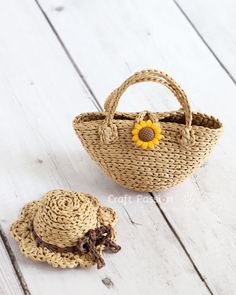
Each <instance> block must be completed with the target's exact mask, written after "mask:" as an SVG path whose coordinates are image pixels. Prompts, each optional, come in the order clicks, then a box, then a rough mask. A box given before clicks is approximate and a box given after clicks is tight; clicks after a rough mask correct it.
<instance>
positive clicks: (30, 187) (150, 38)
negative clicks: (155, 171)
mask: <svg viewBox="0 0 236 295" xmlns="http://www.w3.org/2000/svg"><path fill="white" fill-rule="evenodd" d="M235 52H236V2H235V0H224V1H223V2H222V1H220V0H198V1H193V0H192V1H190V0H166V1H162V0H147V1H142V0H129V1H127V0H119V1H115V0H110V1H108V0H106V1H105V0H93V1H86V0H38V1H36V0H24V1H18V0H8V1H0V102H1V107H0V120H1V121H0V134H1V144H0V160H1V162H0V163H1V165H0V200H1V203H0V204H1V205H0V225H1V227H0V295H15V294H16V295H18V294H33V295H49V294H57V295H61V294H68V295H70V294H71V295H73V294H87V295H90V294H91V295H92V294H102V295H103V294H122V295H123V294H137V295H138V294H140V295H141V294H142V295H143V294H149V295H154V294H155V295H156V294H161V295H166V294H170V295H178V294H179V295H180V294H181V295H189V294H191V295H194V294H196V295H200V294H214V295H216V294H217V295H235V294H236V213H235V212H236V187H235V183H236V153H235V147H236V136H235V130H236V119H235V108H236V57H235ZM146 68H157V69H161V70H163V71H165V72H167V73H169V74H170V75H171V76H173V77H174V78H175V79H176V80H177V81H178V82H179V83H180V84H181V85H182V87H183V88H184V89H185V90H186V92H187V93H188V95H189V97H190V100H191V104H192V107H193V109H194V110H198V111H203V112H206V113H209V114H213V115H215V116H218V117H219V118H220V119H221V120H222V121H223V122H224V124H225V132H224V135H223V137H222V139H221V140H220V142H219V145H218V146H217V148H216V149H215V150H214V152H213V153H212V155H211V157H210V158H209V160H208V161H207V163H205V164H204V165H203V166H202V168H200V169H199V170H198V171H196V173H195V174H194V175H193V176H192V177H191V178H189V179H188V180H187V181H185V182H184V183H183V184H181V185H179V186H178V187H176V188H174V189H170V190H167V191H165V192H163V193H159V194H154V196H152V195H150V194H137V193H134V192H131V191H128V190H125V189H123V188H121V187H120V186H118V185H117V184H115V183H114V182H112V181H111V180H110V179H108V178H107V177H106V176H104V175H103V173H102V172H101V171H100V169H99V168H97V166H96V165H95V164H94V163H93V162H92V161H91V160H90V158H89V157H88V155H87V154H86V153H85V151H84V149H83V148H82V146H81V144H80V142H79V140H78V139H77V137H76V135H75V133H74V131H73V129H72V119H73V118H74V116H76V115H78V114H79V113H81V112H89V111H96V110H101V106H102V105H103V102H104V100H105V98H106V96H107V95H108V94H109V93H110V91H112V90H113V89H114V88H115V87H116V86H118V85H119V84H120V83H121V82H123V80H124V79H125V78H127V77H128V76H129V75H131V74H133V73H134V72H135V71H138V70H142V69H146ZM177 107H178V105H177V104H176V102H175V100H174V99H173V97H172V96H171V95H170V93H169V92H168V91H167V90H165V89H164V88H163V87H157V86H156V85H150V84H148V85H138V86H136V87H134V88H132V89H131V90H129V91H128V92H127V94H126V95H125V96H124V97H123V98H122V100H121V104H120V106H119V109H120V110H123V111H141V110H146V109H150V110H156V111H163V110H171V109H175V108H177ZM56 188H64V189H70V190H77V191H84V192H89V193H91V194H94V195H96V196H97V197H99V198H100V200H101V201H102V202H103V203H104V204H106V205H109V206H111V207H113V208H114V209H115V210H116V211H117V212H118V214H119V216H120V221H119V225H118V234H119V243H120V244H121V245H122V247H123V250H122V251H121V252H119V254H116V255H109V254H106V255H105V259H106V267H105V268H103V269H101V270H99V271H98V270H96V268H93V269H88V270H81V269H73V270H58V269H53V268H51V267H49V266H48V265H46V264H40V263H38V264H37V263H33V262H31V261H30V260H28V259H26V258H25V257H24V256H22V255H21V253H20V252H19V249H18V246H17V244H16V242H15V241H14V240H13V239H12V238H11V237H10V235H9V226H10V225H11V223H12V222H13V221H15V219H16V218H17V216H18V215H19V212H20V209H21V207H22V206H23V205H24V204H25V203H26V202H29V201H31V200H34V199H38V198H39V197H41V196H42V195H43V194H44V193H46V192H47V191H48V190H51V189H56Z"/></svg>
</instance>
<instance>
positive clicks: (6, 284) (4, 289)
mask: <svg viewBox="0 0 236 295" xmlns="http://www.w3.org/2000/svg"><path fill="white" fill-rule="evenodd" d="M0 230H1V228H0ZM0 294H1V295H16V294H19V295H21V294H22V295H23V294H24V292H23V290H22V287H21V285H20V282H19V280H18V278H17V276H16V273H15V270H14V268H13V266H12V262H11V260H10V257H9V255H8V252H7V249H6V247H5V245H4V242H3V240H2V238H1V234H0Z"/></svg>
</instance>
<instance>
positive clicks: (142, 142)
mask: <svg viewBox="0 0 236 295" xmlns="http://www.w3.org/2000/svg"><path fill="white" fill-rule="evenodd" d="M132 134H133V137H132V140H133V141H134V142H135V143H136V145H137V146H138V147H141V148H143V149H153V148H154V147H155V145H158V144H159V141H160V139H161V138H162V135H161V128H160V127H159V126H158V125H157V123H153V122H152V121H151V120H147V121H141V122H139V123H136V124H135V125H134V128H133V130H132Z"/></svg>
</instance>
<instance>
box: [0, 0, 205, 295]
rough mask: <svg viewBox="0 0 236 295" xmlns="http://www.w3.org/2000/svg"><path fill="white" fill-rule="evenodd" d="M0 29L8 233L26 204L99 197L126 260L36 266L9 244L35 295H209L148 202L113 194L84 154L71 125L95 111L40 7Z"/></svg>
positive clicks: (11, 8)
mask: <svg viewBox="0 0 236 295" xmlns="http://www.w3.org/2000/svg"><path fill="white" fill-rule="evenodd" d="M81 3H83V2H81ZM84 4H85V3H84ZM50 9H51V8H50ZM61 10H62V9H61V8H60V9H59V7H57V8H56V11H57V12H58V13H59V12H60V11H61ZM53 11H55V10H53ZM0 27H1V28H5V27H7V28H8V30H7V32H5V31H4V30H1V34H0V43H1V44H3V46H1V49H0V64H1V67H0V80H1V83H0V97H1V109H0V117H1V124H0V133H1V134H2V138H1V145H0V157H1V166H0V175H1V178H0V188H1V201H2V203H1V206H0V216H1V224H2V226H3V227H4V230H5V231H6V232H8V230H9V226H10V224H11V223H12V222H13V221H14V220H15V219H16V218H17V217H18V216H19V212H20V209H21V208H22V206H23V205H24V204H25V203H27V202H29V201H31V200H34V199H38V198H39V197H40V196H42V194H43V193H45V192H47V191H48V190H51V189H55V188H64V189H72V190H78V191H84V192H88V193H91V194H94V195H96V196H97V197H99V198H100V200H101V202H102V203H103V204H105V205H108V206H111V207H113V208H114V209H115V210H116V211H117V212H118V214H119V216H120V222H119V225H118V232H119V243H120V244H121V245H122V247H123V251H121V252H120V253H118V254H116V255H109V254H107V255H106V256H105V259H106V263H107V266H106V267H105V268H104V269H102V270H100V271H97V270H96V269H95V268H93V269H88V270H80V269H74V270H57V269H53V268H51V267H49V266H48V265H46V264H40V263H38V264H37V263H33V262H31V261H30V260H28V259H26V258H25V257H24V256H23V255H22V254H21V253H20V252H19V249H18V246H17V244H16V243H15V241H14V240H13V239H12V238H10V237H9V241H10V244H11V247H12V249H13V250H14V253H15V255H16V257H17V261H18V264H19V266H20V268H21V271H22V273H23V276H24V278H25V280H26V282H27V284H28V287H29V289H30V291H31V292H32V294H34V295H37V294H40V295H41V294H44V295H47V294H74V293H75V290H79V292H81V293H86V294H95V293H96V294H108V293H109V294H130V293H135V294H143V293H144V292H147V293H148V294H157V293H160V294H163V295H164V294H181V295H182V294H189V293H190V292H191V294H196V295H199V294H209V291H208V290H207V288H206V286H205V284H204V282H202V281H201V280H200V278H199V276H198V275H197V273H196V271H195V269H194V267H193V266H192V264H191V263H190V261H189V259H188V257H187V256H186V255H185V253H184V251H183V250H182V248H181V247H180V245H179V243H178V241H177V240H176V238H175V237H174V235H173V233H172V231H171V230H170V229H169V227H168V226H167V224H166V221H165V220H164V218H163V216H162V214H161V213H160V211H159V210H157V207H156V204H155V203H154V202H153V200H152V198H150V195H148V194H142V195H137V194H135V193H132V192H130V191H127V190H124V189H122V188H121V187H119V186H118V185H115V184H114V183H113V182H112V181H110V180H109V179H107V178H106V177H105V176H104V175H103V174H102V173H101V171H100V170H99V169H98V168H97V167H96V166H95V164H94V163H93V162H92V161H91V160H90V159H89V158H88V156H87V154H86V153H85V152H84V151H83V149H82V147H81V145H80V143H79V141H78V139H77V138H76V135H75V134H74V132H73V129H72V119H73V117H74V116H75V115H77V114H78V113H80V112H85V111H94V110H96V108H95V105H96V103H95V102H94V100H92V98H91V91H88V90H87V88H86V87H85V84H84V83H83V81H82V80H81V77H80V76H79V75H78V72H77V71H76V70H75V69H74V67H73V66H72V64H71V62H70V61H69V59H68V57H67V56H66V54H65V51H64V49H63V48H62V46H61V45H60V44H59V42H58V41H57V39H56V37H55V35H54V34H53V32H52V30H51V29H50V27H49V26H48V23H47V22H46V21H45V18H44V16H43V15H42V13H41V12H40V11H39V9H38V7H37V5H36V4H35V3H34V2H33V1H30V0H27V1H24V2H22V3H20V2H19V1H16V0H10V1H8V2H7V3H3V2H2V3H0ZM91 42H92V39H91ZM81 57H82V55H81ZM101 78H103V77H101Z"/></svg>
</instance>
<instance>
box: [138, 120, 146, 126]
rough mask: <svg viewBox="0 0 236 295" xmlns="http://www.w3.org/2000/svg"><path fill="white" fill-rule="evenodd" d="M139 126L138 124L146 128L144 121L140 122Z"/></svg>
mask: <svg viewBox="0 0 236 295" xmlns="http://www.w3.org/2000/svg"><path fill="white" fill-rule="evenodd" d="M139 124H140V125H141V126H142V127H146V126H147V123H146V121H141V122H140V123H139Z"/></svg>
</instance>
